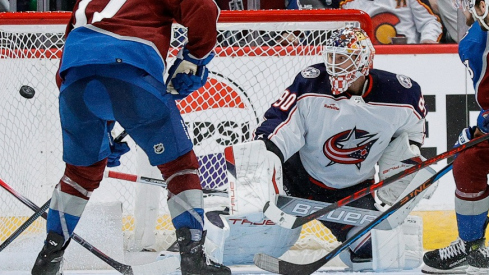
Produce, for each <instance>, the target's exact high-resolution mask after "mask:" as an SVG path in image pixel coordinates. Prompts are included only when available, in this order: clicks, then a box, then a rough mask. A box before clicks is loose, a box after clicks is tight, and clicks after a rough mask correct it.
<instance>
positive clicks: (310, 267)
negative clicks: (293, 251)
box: [253, 163, 452, 275]
mask: <svg viewBox="0 0 489 275" xmlns="http://www.w3.org/2000/svg"><path fill="white" fill-rule="evenodd" d="M450 170H452V163H450V164H448V165H447V166H445V167H444V168H443V169H441V170H440V171H438V172H437V173H436V174H435V175H433V176H432V177H431V178H429V179H428V180H426V181H425V182H423V183H422V184H421V185H419V186H418V187H417V188H415V189H414V190H413V191H411V192H410V193H409V194H407V195H406V196H404V197H403V198H401V199H400V200H399V201H398V202H397V203H395V204H394V205H392V206H391V207H390V208H389V209H387V210H386V211H385V212H384V213H382V214H381V215H380V216H378V217H377V218H376V219H375V220H374V221H372V222H371V223H369V224H368V225H367V226H365V227H363V228H361V229H360V230H359V231H358V232H357V233H356V234H354V235H353V236H351V237H350V238H349V239H347V240H346V241H344V242H343V243H341V244H340V245H339V246H338V247H336V248H335V249H333V250H332V251H331V252H329V253H328V254H327V255H326V256H325V257H322V258H320V259H319V260H317V261H315V262H312V263H308V264H294V263H290V262H287V261H284V260H280V259H277V258H275V257H272V256H270V255H267V254H263V253H258V254H256V255H255V257H254V258H253V261H254V262H255V265H256V266H258V267H259V268H261V269H263V270H266V271H269V272H273V273H278V274H285V275H296V274H297V275H303V274H312V273H313V272H315V271H316V270H318V269H319V268H321V267H322V266H323V265H325V264H326V263H327V262H329V261H330V260H331V259H333V258H334V257H336V256H337V255H338V254H340V253H341V251H343V250H345V249H346V248H348V247H349V246H350V245H351V244H352V243H353V242H355V241H356V240H358V239H359V238H360V237H362V236H363V235H365V234H366V233H368V232H369V231H370V230H371V229H373V228H374V227H375V226H376V225H378V224H379V223H381V222H382V221H384V220H385V219H387V218H388V217H389V216H391V215H392V214H394V213H395V212H396V211H397V210H399V209H400V208H401V207H402V206H404V205H405V204H406V203H407V202H409V201H411V200H412V199H414V198H415V197H417V196H418V195H419V194H421V193H422V192H423V191H424V190H426V189H427V188H428V187H430V186H431V185H432V184H433V183H434V182H436V181H437V180H439V179H440V178H441V177H442V176H444V175H445V174H446V173H448V172H449V171H450Z"/></svg>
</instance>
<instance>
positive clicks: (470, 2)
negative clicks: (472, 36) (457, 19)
mask: <svg viewBox="0 0 489 275" xmlns="http://www.w3.org/2000/svg"><path fill="white" fill-rule="evenodd" d="M479 2H480V1H477V0H452V3H453V5H454V6H455V7H456V8H459V9H462V10H464V11H468V12H470V13H471V14H472V16H473V17H474V19H476V20H478V21H479V22H480V23H481V25H482V26H483V27H484V28H485V29H486V30H489V26H488V25H487V23H486V22H485V21H484V19H486V17H487V14H488V13H489V6H488V4H489V3H488V2H486V5H485V10H484V13H483V14H482V15H478V14H477V11H476V10H475V5H476V4H478V3H479Z"/></svg>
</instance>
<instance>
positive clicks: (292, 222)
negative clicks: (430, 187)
mask: <svg viewBox="0 0 489 275" xmlns="http://www.w3.org/2000/svg"><path fill="white" fill-rule="evenodd" d="M488 139H489V134H485V135H483V136H480V137H478V138H475V139H472V140H471V141H469V142H467V143H465V144H462V145H460V146H459V147H456V148H453V149H451V150H449V151H447V152H444V153H441V154H439V155H437V156H434V157H432V158H430V159H428V160H425V161H424V162H421V163H418V164H416V165H414V166H411V167H409V168H408V169H406V170H404V171H401V172H399V173H397V174H395V175H393V176H391V177H389V178H387V179H384V180H381V181H379V182H377V183H375V184H373V185H371V186H369V187H366V188H363V189H361V190H359V191H357V192H355V193H353V194H352V195H349V196H347V197H345V198H343V199H341V200H339V201H337V202H335V203H333V204H331V205H330V206H328V207H325V208H322V209H319V210H317V211H316V212H314V213H311V214H309V215H307V216H303V217H296V216H293V215H288V214H286V213H284V212H283V211H280V210H279V209H278V208H277V206H276V205H275V204H274V203H273V202H270V201H269V202H267V203H266V204H265V206H264V208H263V212H264V214H265V216H267V217H268V218H269V219H271V220H272V221H273V222H275V223H276V224H278V225H280V226H282V227H285V228H289V229H293V228H297V227H299V226H302V225H304V224H306V223H308V222H310V221H312V220H314V219H317V218H318V217H321V216H322V215H324V214H326V213H328V212H331V211H332V210H334V209H336V208H338V207H341V206H344V205H347V204H348V203H350V202H352V201H356V200H358V199H360V198H362V197H364V196H366V195H367V194H370V193H373V192H374V191H375V190H377V189H380V188H382V187H384V186H386V185H388V184H390V183H392V182H395V181H397V180H399V179H401V178H403V177H405V176H407V175H410V174H412V173H415V172H417V171H419V170H421V169H423V168H425V167H427V166H430V165H432V164H434V163H437V162H439V161H440V160H443V159H446V158H448V157H452V156H454V155H456V154H457V153H460V152H461V151H463V150H465V149H467V148H470V147H472V146H474V145H476V144H479V143H481V142H483V141H485V140H488Z"/></svg>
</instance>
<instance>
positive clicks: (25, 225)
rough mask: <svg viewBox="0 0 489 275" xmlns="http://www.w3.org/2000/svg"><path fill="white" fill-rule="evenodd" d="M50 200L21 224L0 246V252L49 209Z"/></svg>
mask: <svg viewBox="0 0 489 275" xmlns="http://www.w3.org/2000/svg"><path fill="white" fill-rule="evenodd" d="M50 203H51V199H49V200H48V201H47V202H46V203H44V204H43V205H42V206H41V208H40V209H39V211H36V212H35V213H34V215H32V216H30V218H28V219H27V220H26V221H25V222H24V223H23V224H21V225H20V226H19V227H18V228H17V229H16V230H15V231H14V233H12V235H10V236H9V237H8V238H7V239H5V241H4V242H3V243H2V244H1V245H0V252H2V250H4V249H5V248H6V247H7V246H8V245H9V244H10V243H12V241H13V240H15V239H16V238H17V237H18V236H19V235H20V234H21V233H22V232H24V231H25V230H26V229H27V228H28V227H29V226H30V225H31V224H32V223H33V222H34V221H35V220H37V218H39V217H40V216H41V215H42V214H43V213H44V212H46V210H47V209H48V208H49V204H50Z"/></svg>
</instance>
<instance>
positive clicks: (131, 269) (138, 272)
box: [0, 179, 180, 275]
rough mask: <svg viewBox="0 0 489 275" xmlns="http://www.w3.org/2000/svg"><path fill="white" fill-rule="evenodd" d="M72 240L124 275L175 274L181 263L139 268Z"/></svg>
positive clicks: (30, 204) (170, 261)
mask: <svg viewBox="0 0 489 275" xmlns="http://www.w3.org/2000/svg"><path fill="white" fill-rule="evenodd" d="M0 185H1V186H2V187H3V188H4V189H5V190H7V191H8V192H9V193H10V194H12V195H13V196H14V197H16V198H17V199H18V200H20V201H21V202H22V203H23V204H24V205H26V206H27V207H29V208H30V209H32V210H33V211H35V212H38V211H39V210H40V208H39V206H37V205H36V204H34V203H33V202H32V201H31V200H29V199H28V198H26V197H24V196H23V195H22V194H20V193H18V192H17V191H15V190H14V189H13V188H12V187H10V186H9V185H8V184H7V183H5V182H4V181H3V180H1V179H0ZM41 216H42V217H43V218H44V219H46V220H47V214H46V212H43V213H42V214H41ZM71 238H72V239H73V240H74V241H75V242H77V243H79V244H80V245H81V246H83V247H84V248H86V249H87V250H88V251H90V252H91V253H92V254H94V255H95V256H97V257H98V258H99V259H100V260H102V261H104V262H105V263H107V264H108V265H110V266H111V267H112V268H114V269H115V270H117V271H118V272H120V273H122V274H124V275H147V274H151V275H153V274H168V273H171V272H174V271H175V270H177V268H178V267H180V262H179V260H178V259H177V258H176V257H174V258H173V257H170V258H167V259H163V260H160V261H157V262H153V263H149V264H144V265H137V266H131V265H126V264H123V263H120V262H118V261H116V260H114V259H112V258H111V257H109V256H107V255H106V254H104V253H103V252H102V251H100V250H98V249H97V248H96V247H94V246H93V245H91V244H90V243H88V242H87V241H85V240H84V239H83V238H82V237H80V236H78V235H77V234H76V233H74V232H73V236H72V237H71Z"/></svg>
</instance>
